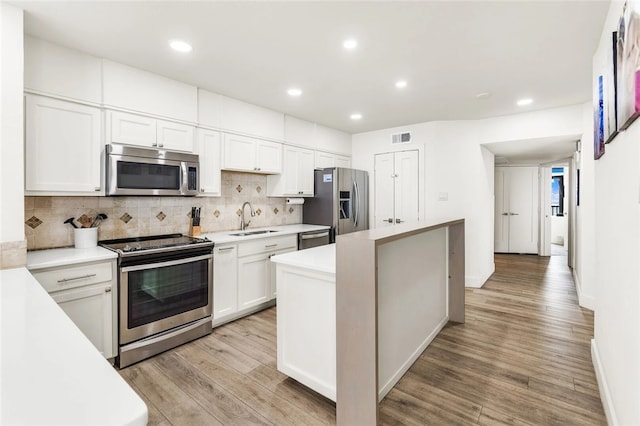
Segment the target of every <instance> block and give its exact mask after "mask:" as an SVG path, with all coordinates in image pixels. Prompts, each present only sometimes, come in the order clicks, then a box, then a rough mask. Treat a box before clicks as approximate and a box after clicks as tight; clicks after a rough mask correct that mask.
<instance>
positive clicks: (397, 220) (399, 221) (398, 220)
mask: <svg viewBox="0 0 640 426" xmlns="http://www.w3.org/2000/svg"><path fill="white" fill-rule="evenodd" d="M403 222H404V220H400V219H396V223H403Z"/></svg>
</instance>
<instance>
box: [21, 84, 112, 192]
mask: <svg viewBox="0 0 640 426" xmlns="http://www.w3.org/2000/svg"><path fill="white" fill-rule="evenodd" d="M25 107H26V114H25V194H26V195H99V194H100V193H103V191H104V189H103V188H102V187H101V164H102V162H101V161H100V158H101V153H102V137H101V134H102V133H101V132H102V113H101V111H100V109H98V108H94V107H91V106H87V105H80V104H76V103H73V102H66V101H61V100H58V99H51V98H46V97H42V96H35V95H26V97H25Z"/></svg>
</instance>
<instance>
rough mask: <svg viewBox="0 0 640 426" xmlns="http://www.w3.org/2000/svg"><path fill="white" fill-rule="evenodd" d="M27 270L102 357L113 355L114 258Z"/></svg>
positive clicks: (115, 300) (115, 348) (115, 289)
mask: <svg viewBox="0 0 640 426" xmlns="http://www.w3.org/2000/svg"><path fill="white" fill-rule="evenodd" d="M31 273H32V275H33V276H34V277H35V278H36V280H38V282H39V283H40V284H41V285H42V287H43V288H44V289H45V290H47V292H48V293H49V294H50V295H51V297H52V298H53V300H55V301H56V302H57V303H58V305H59V306H60V307H61V308H62V310H63V311H64V312H65V313H66V314H67V315H68V316H69V318H70V319H71V320H72V321H73V322H74V324H75V325H76V326H77V327H78V328H79V329H80V330H81V331H82V332H83V333H84V335H85V336H86V337H87V338H88V339H89V340H90V341H91V343H93V345H94V346H95V347H96V348H97V349H98V351H100V353H101V354H102V355H103V356H104V357H105V358H113V357H115V356H116V355H117V341H116V338H117V323H116V306H117V294H116V293H117V284H116V281H117V280H116V263H115V260H113V261H108V262H98V263H96V262H93V263H82V264H75V265H68V266H61V267H54V268H46V269H42V270H35V271H31Z"/></svg>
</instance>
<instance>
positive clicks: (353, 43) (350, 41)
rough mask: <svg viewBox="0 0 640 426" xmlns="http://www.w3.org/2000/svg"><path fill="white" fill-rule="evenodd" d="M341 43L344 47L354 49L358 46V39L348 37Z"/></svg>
mask: <svg viewBox="0 0 640 426" xmlns="http://www.w3.org/2000/svg"><path fill="white" fill-rule="evenodd" d="M342 45H343V46H344V48H345V49H355V48H356V47H358V41H357V40H355V39H353V38H350V39H348V40H345V41H344V43H342Z"/></svg>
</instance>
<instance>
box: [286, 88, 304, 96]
mask: <svg viewBox="0 0 640 426" xmlns="http://www.w3.org/2000/svg"><path fill="white" fill-rule="evenodd" d="M287 93H288V94H289V96H300V95H302V90H300V89H296V88H291V89H289V90H287Z"/></svg>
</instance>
